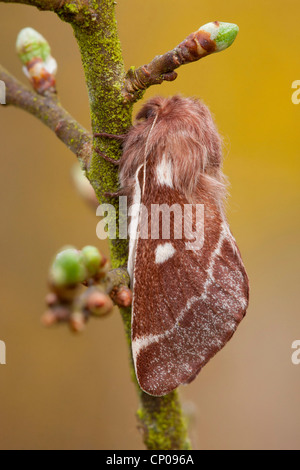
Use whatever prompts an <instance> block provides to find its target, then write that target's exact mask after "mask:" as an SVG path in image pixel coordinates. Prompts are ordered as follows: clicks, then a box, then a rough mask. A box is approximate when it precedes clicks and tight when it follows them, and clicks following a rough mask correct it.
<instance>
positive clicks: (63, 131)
mask: <svg viewBox="0 0 300 470" xmlns="http://www.w3.org/2000/svg"><path fill="white" fill-rule="evenodd" d="M0 80H3V81H4V83H5V86H6V104H7V105H13V106H16V107H18V108H21V109H23V110H24V111H27V112H29V113H30V114H32V115H33V116H35V117H36V118H38V119H39V120H40V121H42V122H43V123H44V124H45V125H46V126H47V127H49V128H50V129H51V130H52V131H53V132H54V133H55V134H56V136H57V137H58V138H59V139H60V140H61V141H62V142H64V144H66V145H67V147H68V148H69V149H70V150H71V151H72V152H73V153H75V155H76V156H77V157H78V159H79V161H80V163H81V166H82V168H83V169H84V168H86V167H87V165H88V162H89V159H90V156H91V153H92V136H91V134H90V133H89V132H88V131H87V130H86V129H84V128H83V127H82V126H81V125H80V124H78V122H77V121H75V119H74V118H73V117H72V116H71V115H70V114H69V113H68V112H67V111H66V110H65V109H64V108H63V107H62V106H61V104H60V103H59V101H58V100H57V98H56V95H53V94H51V93H50V94H46V95H45V96H42V95H40V94H38V93H35V92H34V91H33V90H30V89H29V88H27V87H25V86H24V85H23V84H22V83H21V82H20V81H19V80H17V79H16V78H15V77H13V76H12V75H11V74H10V73H9V72H8V71H7V70H5V69H4V67H2V66H1V65H0Z"/></svg>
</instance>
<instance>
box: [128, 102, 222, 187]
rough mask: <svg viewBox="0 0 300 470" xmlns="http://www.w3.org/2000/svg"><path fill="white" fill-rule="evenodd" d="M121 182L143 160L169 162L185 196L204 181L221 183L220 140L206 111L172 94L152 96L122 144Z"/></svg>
mask: <svg viewBox="0 0 300 470" xmlns="http://www.w3.org/2000/svg"><path fill="white" fill-rule="evenodd" d="M124 154H125V155H124V159H123V165H122V166H121V172H120V176H121V182H122V180H123V182H124V181H125V180H126V179H128V178H129V177H130V175H133V174H134V173H135V172H136V170H137V168H138V167H139V166H140V165H142V164H143V163H144V161H145V156H146V159H147V161H149V162H150V161H151V162H152V163H154V162H155V161H157V163H159V161H161V159H166V160H168V161H170V162H171V165H169V167H170V168H171V170H172V175H171V178H172V181H173V185H174V188H177V189H178V190H180V191H181V192H183V193H184V194H186V195H187V196H191V195H193V194H195V192H196V191H197V190H198V189H199V186H200V185H201V184H203V182H204V181H205V178H206V179H207V180H210V179H212V182H211V185H210V187H212V186H214V180H215V181H216V182H217V181H218V180H221V170H220V167H221V163H222V151H221V139H220V137H219V134H218V132H217V129H216V126H215V124H214V122H213V119H212V116H211V113H210V111H209V110H208V108H207V107H206V106H205V105H204V104H203V103H202V102H201V101H199V100H197V99H194V98H184V97H182V96H179V95H176V96H173V97H171V98H164V97H161V96H156V97H154V98H151V99H150V100H148V101H147V103H146V104H145V105H144V106H143V107H142V108H141V110H140V111H139V113H138V114H137V116H136V123H135V125H134V126H133V128H132V129H131V130H130V131H129V133H128V137H127V140H126V142H125V145H124Z"/></svg>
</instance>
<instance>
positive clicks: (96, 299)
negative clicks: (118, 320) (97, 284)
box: [86, 290, 113, 316]
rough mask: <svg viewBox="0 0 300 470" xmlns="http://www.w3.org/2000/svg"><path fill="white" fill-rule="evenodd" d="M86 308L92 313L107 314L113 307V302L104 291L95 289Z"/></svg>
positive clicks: (87, 301)
mask: <svg viewBox="0 0 300 470" xmlns="http://www.w3.org/2000/svg"><path fill="white" fill-rule="evenodd" d="M86 308H87V309H88V310H89V311H90V312H91V314H92V315H97V316H102V315H107V314H108V313H109V312H111V310H112V309H113V302H112V300H111V298H110V297H109V296H108V295H106V294H104V292H101V291H98V290H95V291H93V292H91V293H90V295H89V296H88V297H87V299H86Z"/></svg>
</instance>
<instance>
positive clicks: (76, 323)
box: [70, 312, 86, 333]
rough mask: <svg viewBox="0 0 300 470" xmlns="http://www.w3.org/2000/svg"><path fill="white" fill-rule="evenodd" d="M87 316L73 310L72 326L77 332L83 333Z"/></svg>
mask: <svg viewBox="0 0 300 470" xmlns="http://www.w3.org/2000/svg"><path fill="white" fill-rule="evenodd" d="M85 323H86V317H85V315H84V314H83V313H82V312H72V314H71V316H70V327H71V329H72V330H73V331H74V332H75V333H81V332H82V331H83V330H84V329H85Z"/></svg>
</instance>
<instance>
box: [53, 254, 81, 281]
mask: <svg viewBox="0 0 300 470" xmlns="http://www.w3.org/2000/svg"><path fill="white" fill-rule="evenodd" d="M50 278H51V281H52V282H53V283H54V284H55V285H58V286H68V285H72V284H77V283H79V282H82V281H84V280H85V279H86V270H85V268H84V266H83V264H82V260H81V253H80V252H79V251H78V250H75V249H74V248H68V249H66V250H64V251H62V252H60V253H58V255H57V256H56V258H55V260H54V263H53V265H52V267H51V270H50Z"/></svg>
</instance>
